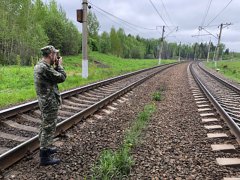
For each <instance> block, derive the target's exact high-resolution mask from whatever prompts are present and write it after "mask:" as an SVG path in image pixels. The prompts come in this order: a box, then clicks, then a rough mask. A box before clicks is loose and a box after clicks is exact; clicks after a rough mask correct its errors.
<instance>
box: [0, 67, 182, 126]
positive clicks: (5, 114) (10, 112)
mask: <svg viewBox="0 0 240 180" xmlns="http://www.w3.org/2000/svg"><path fill="white" fill-rule="evenodd" d="M170 64H177V63H170ZM166 65H169V64H164V65H160V66H155V67H151V68H146V69H142V70H138V71H134V72H130V73H126V74H124V75H120V76H117V77H113V78H109V79H106V80H103V81H99V82H96V83H92V84H89V85H86V86H82V87H79V88H75V89H72V90H68V91H65V92H62V93H61V96H62V98H67V97H70V96H73V95H75V94H79V93H82V92H85V91H88V90H91V89H95V88H97V87H101V86H104V85H107V84H110V83H112V82H115V81H118V80H121V79H124V78H127V77H130V76H133V75H136V74H139V73H142V72H145V71H149V70H152V69H155V68H158V67H164V66H166ZM37 107H38V101H37V100H35V101H31V102H28V103H24V104H21V105H18V106H14V107H11V108H8V109H3V110H0V121H1V118H2V119H5V118H9V117H11V116H14V115H17V114H18V113H23V112H27V111H29V110H31V109H34V108H37Z"/></svg>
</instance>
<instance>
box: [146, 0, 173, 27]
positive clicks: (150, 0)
mask: <svg viewBox="0 0 240 180" xmlns="http://www.w3.org/2000/svg"><path fill="white" fill-rule="evenodd" d="M149 2H150V3H151V4H152V6H153V8H154V9H155V11H156V12H157V14H158V15H159V17H160V18H161V19H162V21H163V22H164V24H165V26H166V27H167V28H168V29H169V30H171V29H170V28H169V27H168V25H167V23H166V21H165V20H164V19H163V17H162V15H161V14H160V12H159V11H158V9H157V8H156V6H155V5H154V4H153V2H152V0H149Z"/></svg>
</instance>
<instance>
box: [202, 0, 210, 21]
mask: <svg viewBox="0 0 240 180" xmlns="http://www.w3.org/2000/svg"><path fill="white" fill-rule="evenodd" d="M211 4H212V0H210V1H209V3H208V6H207V9H206V11H205V15H204V16H203V20H202V23H201V26H204V23H205V21H206V17H207V15H208V12H209V9H210V7H211Z"/></svg>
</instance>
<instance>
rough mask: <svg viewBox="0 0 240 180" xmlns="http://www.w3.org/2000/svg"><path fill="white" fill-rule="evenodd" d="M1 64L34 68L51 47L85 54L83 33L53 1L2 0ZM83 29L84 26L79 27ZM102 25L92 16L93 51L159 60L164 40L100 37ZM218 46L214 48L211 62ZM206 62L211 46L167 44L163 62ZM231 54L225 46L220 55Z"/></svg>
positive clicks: (119, 33)
mask: <svg viewBox="0 0 240 180" xmlns="http://www.w3.org/2000/svg"><path fill="white" fill-rule="evenodd" d="M0 17H1V18H0V29H1V31H0V64H1V65H15V64H17V65H33V64H35V63H36V62H37V61H38V59H39V58H40V56H41V54H40V48H41V47H43V46H45V45H47V44H51V45H54V46H55V47H56V48H58V49H60V50H61V54H62V55H77V54H79V53H81V33H80V32H79V30H78V28H77V27H76V25H75V24H74V23H73V22H72V21H70V20H69V19H68V18H67V16H66V13H65V11H64V10H63V8H62V7H61V6H59V5H58V4H57V2H56V1H55V0H51V1H50V2H49V3H48V4H45V3H44V2H43V1H42V0H2V1H1V3H0ZM79 26H81V25H80V24H79ZM99 29H100V24H99V22H98V19H97V17H96V15H95V14H94V13H92V12H91V11H89V12H88V35H89V36H88V46H89V51H99V52H101V53H105V54H113V55H116V56H118V57H122V58H133V59H135V58H138V59H143V58H144V59H153V58H158V56H159V49H160V48H159V47H160V39H145V38H142V37H140V36H139V35H136V36H134V35H131V34H126V33H125V32H124V29H122V28H119V29H115V28H114V27H112V28H111V29H110V31H109V32H103V33H101V34H99ZM215 48H216V46H214V45H213V44H211V46H210V50H211V53H210V58H212V57H213V53H214V51H215ZM179 51H180V56H181V58H184V59H185V58H187V59H193V58H194V57H195V58H199V59H206V57H207V52H208V44H207V43H200V44H199V43H194V44H188V45H186V44H183V45H181V46H180V45H179V44H177V43H170V42H167V41H164V43H163V51H162V58H163V59H176V58H178V55H179ZM222 54H229V50H228V49H225V46H224V45H223V44H221V48H220V55H222Z"/></svg>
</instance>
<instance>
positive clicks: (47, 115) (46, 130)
mask: <svg viewBox="0 0 240 180" xmlns="http://www.w3.org/2000/svg"><path fill="white" fill-rule="evenodd" d="M57 113H58V110H52V111H50V112H49V111H48V112H42V123H41V125H40V131H39V141H40V147H41V148H47V147H49V145H51V144H52V142H53V138H54V134H55V131H56V124H57Z"/></svg>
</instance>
